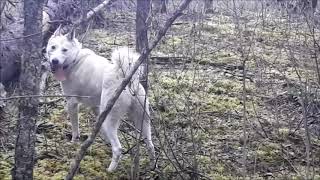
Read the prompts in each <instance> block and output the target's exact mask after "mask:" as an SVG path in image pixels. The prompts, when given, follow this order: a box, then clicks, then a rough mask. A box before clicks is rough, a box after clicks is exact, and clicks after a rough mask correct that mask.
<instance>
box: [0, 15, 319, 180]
mask: <svg viewBox="0 0 320 180" xmlns="http://www.w3.org/2000/svg"><path fill="white" fill-rule="evenodd" d="M193 17H195V16H193ZM232 17H233V16H232V15H231V14H228V13H223V12H217V13H214V14H210V15H206V16H201V17H198V18H196V19H195V18H192V17H188V16H183V17H182V18H181V19H180V20H178V21H177V22H176V23H175V24H174V25H173V26H172V28H171V29H170V31H169V32H168V34H167V35H166V37H165V38H164V39H163V41H162V42H161V44H160V45H159V46H158V47H157V48H156V49H155V50H154V51H153V53H152V55H151V57H150V67H149V72H150V73H149V86H150V89H149V98H150V102H151V117H152V122H153V140H154V143H155V146H156V151H157V155H158V168H157V169H156V170H154V171H150V170H149V169H148V166H147V164H148V161H149V160H148V156H147V155H146V154H147V153H145V147H144V146H143V148H141V151H142V152H141V156H142V158H141V162H140V164H141V173H140V174H141V178H142V179H182V178H185V179H189V178H190V177H192V176H198V177H199V178H200V179H237V178H241V177H243V174H244V173H245V174H246V176H247V177H250V178H252V179H265V178H274V179H303V177H305V175H306V169H307V166H308V161H307V157H306V145H305V144H306V141H307V140H306V135H305V133H306V129H305V126H304V122H303V120H304V117H307V119H308V122H307V123H308V127H309V130H310V143H311V151H310V152H311V157H310V163H311V164H310V166H311V168H310V174H311V175H313V178H314V179H320V175H319V174H320V138H319V134H320V133H319V132H320V128H319V127H320V125H319V124H320V122H319V118H318V116H319V108H320V104H319V100H318V98H317V91H318V86H317V85H316V84H317V76H316V75H315V74H316V69H315V65H314V62H315V58H314V54H313V53H310V49H311V47H310V44H312V43H311V42H312V38H313V37H315V38H316V39H318V38H319V37H318V36H319V35H315V36H313V35H312V34H310V31H309V30H308V27H307V26H306V25H305V24H304V23H299V22H298V21H297V22H290V23H289V21H288V20H287V19H285V18H281V17H278V18H277V19H274V18H272V17H269V19H268V17H267V16H266V17H265V18H261V19H260V17H258V18H257V17H256V16H255V14H247V15H246V16H243V18H241V19H239V23H237V22H236V21H235V18H232ZM128 19H130V18H128V16H127V15H124V14H117V13H113V14H110V15H108V18H107V19H106V27H105V28H100V29H93V30H89V32H88V33H86V36H85V38H84V40H83V44H84V46H85V47H89V48H91V49H93V50H94V51H95V52H96V53H98V54H100V55H102V56H104V57H107V58H108V57H110V53H111V51H112V49H113V48H116V47H118V46H123V45H126V46H131V47H134V43H135V41H134V33H135V32H134V22H133V21H132V20H128ZM159 24H161V23H159ZM151 28H154V29H156V28H157V27H156V23H154V24H153V26H152V27H151ZM317 31H318V30H317ZM151 32H153V31H151ZM150 36H151V37H152V33H151V35H150ZM151 39H152V38H151ZM244 74H245V76H244ZM244 79H245V80H244ZM305 87H308V88H305ZM46 93H47V94H57V93H60V88H59V84H58V82H56V81H54V80H52V79H50V82H49V88H48V90H47V92H46ZM244 97H245V98H244ZM304 97H308V98H307V100H305V101H302V100H301V99H303V98H304ZM50 100H56V99H50ZM303 102H305V103H303ZM64 104H65V101H64V100H63V99H58V100H57V101H56V102H55V103H51V104H46V105H43V106H42V108H41V116H40V117H41V120H40V121H39V122H38V124H39V126H38V130H37V164H36V166H35V179H46V180H47V179H63V178H64V176H65V175H66V173H67V171H68V169H69V166H70V162H71V159H72V158H73V157H74V154H75V152H76V150H77V149H78V148H79V146H80V144H79V143H78V144H72V143H71V142H70V133H71V127H70V124H69V121H68V120H67V114H66V112H65V110H64ZM304 110H305V111H304ZM244 112H245V113H244ZM304 114H305V116H304ZM80 121H81V123H80V129H81V133H82V141H83V140H84V139H85V138H86V135H88V134H89V132H90V130H91V128H92V126H93V121H94V117H93V115H92V113H91V112H89V111H88V109H86V108H84V107H82V108H81V110H80ZM120 129H121V130H120V132H121V133H120V137H121V142H122V145H123V147H124V152H127V153H125V154H124V156H123V159H122V160H121V162H120V164H119V167H118V169H117V171H116V172H114V173H108V172H106V167H107V166H108V164H109V162H110V159H111V147H110V146H109V145H106V144H105V143H104V142H103V141H102V140H101V138H97V140H96V141H95V143H94V144H93V146H91V147H90V149H89V151H88V152H87V154H86V156H85V158H84V160H83V161H82V162H81V166H80V169H79V173H78V174H77V176H76V178H75V179H120V178H122V179H127V178H128V177H129V175H130V169H131V162H132V155H130V151H129V150H130V149H131V148H132V147H133V146H134V145H135V142H136V141H135V140H134V138H133V137H134V133H133V132H132V129H130V126H128V125H126V124H125V123H123V124H122V125H121V128H120ZM13 153H14V150H13V149H12V147H11V148H10V147H8V146H4V147H3V148H2V149H1V154H0V177H4V179H10V169H11V168H12V164H13ZM244 154H246V156H244ZM244 157H246V158H244ZM243 164H246V167H247V168H246V169H244V168H243Z"/></svg>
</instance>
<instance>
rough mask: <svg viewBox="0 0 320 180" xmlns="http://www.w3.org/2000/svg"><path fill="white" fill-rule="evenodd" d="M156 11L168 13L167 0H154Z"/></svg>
mask: <svg viewBox="0 0 320 180" xmlns="http://www.w3.org/2000/svg"><path fill="white" fill-rule="evenodd" d="M152 5H153V10H154V12H155V13H159V12H160V13H167V0H152Z"/></svg>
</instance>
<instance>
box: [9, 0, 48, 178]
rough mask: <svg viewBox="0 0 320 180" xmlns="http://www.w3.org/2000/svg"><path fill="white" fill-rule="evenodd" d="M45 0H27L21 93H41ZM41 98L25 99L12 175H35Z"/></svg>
mask: <svg viewBox="0 0 320 180" xmlns="http://www.w3.org/2000/svg"><path fill="white" fill-rule="evenodd" d="M43 3H44V0H24V8H23V9H24V30H23V35H24V43H23V45H22V47H21V48H22V49H23V53H22V58H21V74H20V82H19V92H20V94H21V95H31V94H38V93H39V76H40V68H39V67H40V62H41V58H40V54H41V46H42V33H41V32H42V10H43ZM38 103H39V101H38V99H37V98H30V99H21V100H20V102H19V120H18V124H17V139H16V146H15V165H14V168H13V172H12V179H15V180H20V179H23V180H24V179H25V180H30V179H33V166H34V162H35V139H36V136H35V131H36V119H37V115H38Z"/></svg>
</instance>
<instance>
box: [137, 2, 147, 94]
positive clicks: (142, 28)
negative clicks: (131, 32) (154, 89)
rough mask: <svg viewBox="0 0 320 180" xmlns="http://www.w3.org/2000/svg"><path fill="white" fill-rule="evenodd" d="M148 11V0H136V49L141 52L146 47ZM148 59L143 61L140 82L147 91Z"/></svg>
mask: <svg viewBox="0 0 320 180" xmlns="http://www.w3.org/2000/svg"><path fill="white" fill-rule="evenodd" d="M149 11H150V0H137V11H136V50H137V52H139V53H142V51H143V49H145V48H147V47H148V24H147V19H148V16H149ZM147 71H148V59H145V61H144V62H143V74H142V75H141V77H140V82H141V84H142V86H143V87H144V89H145V90H146V92H147V89H148V82H147V81H148V80H147V79H148V78H147Z"/></svg>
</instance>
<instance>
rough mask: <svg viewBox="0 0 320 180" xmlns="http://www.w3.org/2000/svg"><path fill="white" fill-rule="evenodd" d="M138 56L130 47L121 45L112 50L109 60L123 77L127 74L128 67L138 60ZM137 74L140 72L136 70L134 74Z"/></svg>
mask: <svg viewBox="0 0 320 180" xmlns="http://www.w3.org/2000/svg"><path fill="white" fill-rule="evenodd" d="M139 56H140V55H139V54H138V53H136V52H135V51H134V50H133V49H130V48H128V47H121V48H118V49H115V50H114V51H113V53H112V56H111V60H112V62H113V63H114V64H115V65H116V66H117V68H118V69H119V71H120V73H119V74H120V76H121V77H125V76H126V75H128V73H129V71H130V69H131V68H132V67H133V65H134V63H135V62H136V61H137V60H138V58H139ZM138 71H139V70H138ZM139 74H140V73H139V72H138V73H136V74H135V75H138V76H139Z"/></svg>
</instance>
